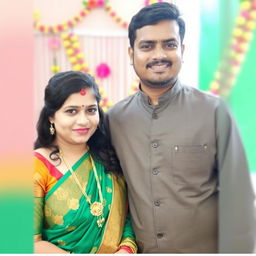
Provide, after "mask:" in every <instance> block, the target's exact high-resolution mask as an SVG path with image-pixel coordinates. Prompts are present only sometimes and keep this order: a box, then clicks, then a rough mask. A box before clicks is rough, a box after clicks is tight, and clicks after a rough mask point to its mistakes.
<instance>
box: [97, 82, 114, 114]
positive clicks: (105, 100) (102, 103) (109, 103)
mask: <svg viewBox="0 0 256 256" xmlns="http://www.w3.org/2000/svg"><path fill="white" fill-rule="evenodd" d="M96 82H97V81H96ZM97 84H98V82H97ZM99 91H100V95H101V101H100V106H101V108H102V110H103V111H104V112H106V111H107V110H108V109H109V108H110V107H111V106H113V102H112V101H111V100H109V98H108V96H107V94H106V92H105V90H104V89H103V88H102V87H99Z"/></svg>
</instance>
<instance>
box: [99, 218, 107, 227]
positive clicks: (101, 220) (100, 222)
mask: <svg viewBox="0 0 256 256" xmlns="http://www.w3.org/2000/svg"><path fill="white" fill-rule="evenodd" d="M104 221H105V219H104V218H103V217H101V218H99V219H98V220H97V225H98V227H99V228H101V227H102V223H103V222H104Z"/></svg>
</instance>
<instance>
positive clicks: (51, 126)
mask: <svg viewBox="0 0 256 256" xmlns="http://www.w3.org/2000/svg"><path fill="white" fill-rule="evenodd" d="M49 130H50V134H51V135H54V133H55V129H54V127H53V125H52V123H51V125H50V128H49Z"/></svg>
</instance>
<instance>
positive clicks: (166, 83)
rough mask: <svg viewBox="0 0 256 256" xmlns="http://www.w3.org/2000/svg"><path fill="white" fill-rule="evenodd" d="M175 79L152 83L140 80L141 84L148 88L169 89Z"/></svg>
mask: <svg viewBox="0 0 256 256" xmlns="http://www.w3.org/2000/svg"><path fill="white" fill-rule="evenodd" d="M176 79H177V78H174V77H171V78H168V79H165V80H162V81H152V80H142V79H141V82H142V83H143V84H144V85H146V86H148V87H150V88H156V89H157V88H166V87H171V86H172V85H173V84H174V83H175V82H176Z"/></svg>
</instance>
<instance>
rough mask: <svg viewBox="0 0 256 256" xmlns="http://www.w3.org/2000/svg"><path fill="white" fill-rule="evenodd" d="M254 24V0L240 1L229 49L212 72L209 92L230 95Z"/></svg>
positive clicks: (255, 19) (255, 13) (255, 12)
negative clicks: (213, 72)
mask: <svg viewBox="0 0 256 256" xmlns="http://www.w3.org/2000/svg"><path fill="white" fill-rule="evenodd" d="M255 25H256V1H255V0H245V1H243V2H241V3H240V12H239V15H238V17H237V18H236V25H235V27H234V29H233V32H232V38H231V40H230V45H229V46H230V48H229V51H228V52H227V55H226V56H225V57H224V59H223V60H222V61H221V62H220V64H219V67H218V69H217V71H216V72H215V74H214V80H213V81H212V82H211V83H210V88H209V91H210V92H212V93H214V94H218V95H220V96H222V97H223V98H227V97H228V96H229V95H230V93H231V89H232V88H233V86H234V84H235V82H236V79H237V76H238V73H239V71H240V69H241V65H242V63H243V61H244V59H245V55H246V52H247V51H248V49H249V46H250V42H251V40H252V37H253V30H254V29H255Z"/></svg>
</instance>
